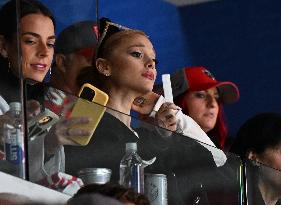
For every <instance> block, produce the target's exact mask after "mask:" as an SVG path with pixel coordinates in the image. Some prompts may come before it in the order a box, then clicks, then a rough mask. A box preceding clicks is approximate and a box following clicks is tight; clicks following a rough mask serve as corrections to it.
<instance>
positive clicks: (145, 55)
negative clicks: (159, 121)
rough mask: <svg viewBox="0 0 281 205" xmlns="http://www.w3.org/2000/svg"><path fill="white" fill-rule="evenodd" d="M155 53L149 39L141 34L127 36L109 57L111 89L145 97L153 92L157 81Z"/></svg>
mask: <svg viewBox="0 0 281 205" xmlns="http://www.w3.org/2000/svg"><path fill="white" fill-rule="evenodd" d="M155 58H156V57H155V51H154V49H153V45H152V44H151V42H150V41H149V39H148V38H147V37H146V36H144V35H141V34H133V35H130V36H127V37H126V39H124V38H123V39H122V40H121V41H119V43H118V44H117V45H115V46H114V49H113V51H112V52H111V53H110V55H109V56H108V58H107V60H108V61H109V66H110V70H111V73H110V74H111V76H110V77H111V78H110V79H111V82H110V83H111V87H112V86H114V88H115V89H125V90H128V91H132V90H133V91H135V92H136V93H138V94H137V95H138V96H139V95H143V94H146V93H147V92H149V91H151V90H152V88H153V85H154V81H155V79H156V74H157V72H156V69H155V61H156V59H155Z"/></svg>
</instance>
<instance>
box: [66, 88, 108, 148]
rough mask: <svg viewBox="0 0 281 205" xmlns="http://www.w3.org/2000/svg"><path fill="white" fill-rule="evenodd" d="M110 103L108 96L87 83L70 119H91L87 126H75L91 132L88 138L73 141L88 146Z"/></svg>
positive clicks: (77, 137) (81, 90)
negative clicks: (108, 102)
mask: <svg viewBox="0 0 281 205" xmlns="http://www.w3.org/2000/svg"><path fill="white" fill-rule="evenodd" d="M107 101H108V95H107V94H106V93H105V92H103V91H101V90H99V89H98V88H96V87H95V86H93V85H91V84H89V83H85V84H84V85H83V86H82V87H81V89H80V92H79V99H78V100H77V101H76V103H75V105H74V107H73V110H72V112H71V114H70V117H90V118H92V120H91V121H90V122H89V123H88V124H85V125H74V126H73V127H74V128H75V127H79V128H81V129H85V130H88V131H90V134H89V135H88V136H75V137H74V136H73V137H71V139H72V140H73V141H75V142H77V143H78V144H80V145H84V146H85V145H87V144H88V143H89V141H90V139H91V137H92V135H93V133H94V131H95V129H96V127H97V126H98V124H99V122H100V120H101V118H102V116H103V114H104V112H105V109H106V107H105V105H106V104H107Z"/></svg>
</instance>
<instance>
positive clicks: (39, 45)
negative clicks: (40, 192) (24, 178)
mask: <svg viewBox="0 0 281 205" xmlns="http://www.w3.org/2000/svg"><path fill="white" fill-rule="evenodd" d="M17 2H19V3H20V12H19V13H18V15H19V16H18V17H19V24H20V29H19V32H17V28H18V25H17V12H16V8H17V5H16V4H17ZM17 37H19V38H17ZM54 44H55V20H54V17H53V15H52V13H51V12H50V11H49V9H48V8H47V7H46V6H44V5H43V4H42V3H41V2H39V1H37V0H21V1H16V0H11V1H8V2H7V3H6V4H4V5H3V6H2V7H1V10H0V54H1V56H0V73H1V74H0V95H1V96H2V97H3V99H4V100H5V101H6V102H7V103H10V102H13V101H18V102H21V99H20V96H21V95H20V78H30V79H33V80H35V81H39V82H41V81H43V79H44V77H45V75H46V74H47V72H48V71H49V69H50V66H51V63H52V60H53V54H54ZM19 48H21V50H20V53H21V56H18V52H19ZM21 71H22V76H21ZM33 103H34V102H33ZM35 104H36V103H35ZM36 112H38V111H36ZM5 117H6V116H5V115H1V119H3V118H5ZM2 123H4V122H3V121H2ZM1 126H2V125H1ZM43 143H44V139H43V138H42V139H39V138H38V139H37V140H35V141H32V142H30V151H31V152H30V165H31V167H30V179H31V180H35V181H36V180H37V179H38V178H39V179H40V178H41V177H42V175H44V174H45V173H47V172H49V171H50V170H49V169H50V168H51V167H53V166H52V165H50V166H48V165H47V166H45V167H44V168H43V169H42V166H43V165H42V164H44V163H43V162H42V157H43V156H44V154H43V153H42V152H43V147H44V146H43ZM35 153H36V154H35ZM38 157H39V158H38ZM45 168H46V169H45Z"/></svg>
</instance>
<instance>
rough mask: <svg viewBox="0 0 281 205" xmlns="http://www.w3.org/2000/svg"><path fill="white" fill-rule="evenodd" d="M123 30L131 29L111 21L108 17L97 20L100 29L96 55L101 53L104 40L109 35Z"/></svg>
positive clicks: (98, 55)
mask: <svg viewBox="0 0 281 205" xmlns="http://www.w3.org/2000/svg"><path fill="white" fill-rule="evenodd" d="M123 30H131V29H130V28H127V27H125V26H122V25H119V24H116V23H113V22H111V21H110V20H109V19H108V18H101V19H100V21H99V31H102V33H101V35H100V37H99V36H98V37H99V43H98V49H97V57H100V55H101V52H99V51H101V49H102V47H103V45H104V43H105V42H106V40H107V39H108V38H109V37H111V36H112V35H113V34H115V33H118V32H120V31H123Z"/></svg>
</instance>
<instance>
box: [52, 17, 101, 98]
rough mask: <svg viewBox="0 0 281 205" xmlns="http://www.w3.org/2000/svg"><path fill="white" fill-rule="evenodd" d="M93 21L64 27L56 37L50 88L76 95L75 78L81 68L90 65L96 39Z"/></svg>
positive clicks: (77, 89)
mask: <svg viewBox="0 0 281 205" xmlns="http://www.w3.org/2000/svg"><path fill="white" fill-rule="evenodd" d="M94 26H96V23H95V22H94V21H90V20H87V21H80V22H77V23H74V24H72V25H70V26H68V27H66V28H65V29H64V30H63V31H62V32H61V33H60V34H59V35H58V37H57V40H56V46H55V56H54V60H55V63H54V67H53V68H52V74H51V79H50V84H51V86H53V87H55V88H57V89H60V90H62V91H65V92H68V93H71V94H74V95H76V94H78V91H79V89H80V87H78V86H77V84H76V78H77V75H78V73H79V72H80V70H81V68H83V67H85V66H90V65H92V59H93V57H94V56H95V50H96V46H97V38H96V36H95V33H94Z"/></svg>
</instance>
